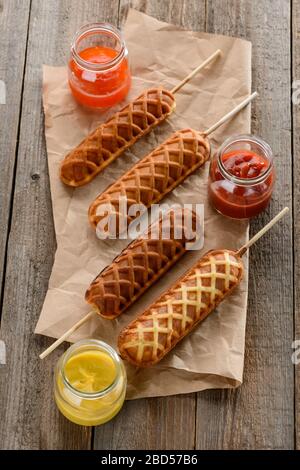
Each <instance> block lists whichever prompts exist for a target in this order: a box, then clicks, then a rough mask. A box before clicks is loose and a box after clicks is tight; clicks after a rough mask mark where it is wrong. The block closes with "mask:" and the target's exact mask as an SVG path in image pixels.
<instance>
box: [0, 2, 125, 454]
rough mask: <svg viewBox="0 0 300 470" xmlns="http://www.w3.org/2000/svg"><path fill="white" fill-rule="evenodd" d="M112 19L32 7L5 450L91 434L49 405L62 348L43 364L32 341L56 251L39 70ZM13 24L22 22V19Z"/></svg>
mask: <svg viewBox="0 0 300 470" xmlns="http://www.w3.org/2000/svg"><path fill="white" fill-rule="evenodd" d="M18 3H20V4H21V3H22V2H18ZM15 11H18V10H17V9H16V10H15ZM117 16H118V1H117V0H116V1H110V2H106V1H98V0H90V1H78V2H76V4H75V2H74V1H71V0H49V1H47V2H41V1H39V0H33V1H32V7H31V17H30V30H29V39H28V54H27V66H26V74H25V81H24V95H23V107H22V115H21V131H20V142H19V151H18V164H17V169H16V183H15V193H14V201H13V214H12V224H11V232H10V236H9V244H8V255H7V271H6V278H5V290H4V305H3V315H2V323H1V337H2V339H4V340H5V342H6V346H7V365H6V366H5V367H2V368H1V382H0V396H1V401H0V416H1V420H0V442H1V444H0V445H1V446H2V447H3V448H8V449H39V448H42V449H88V448H90V447H91V430H90V429H87V428H83V427H79V426H76V425H72V424H71V423H69V422H68V421H67V420H65V419H64V418H63V417H62V416H61V415H60V414H59V413H58V411H57V410H56V407H55V405H54V402H53V397H52V380H53V379H52V377H53V368H54V364H55V362H56V360H57V358H58V356H59V355H60V354H61V353H62V351H63V348H60V350H59V351H57V352H55V354H53V355H51V356H50V357H49V358H48V359H47V360H45V361H43V362H42V361H40V360H39V358H38V354H39V353H40V352H41V351H42V350H43V349H44V348H45V347H46V346H48V345H49V344H50V343H51V340H47V339H45V338H42V337H38V336H34V334H33V330H34V327H35V324H36V321H37V319H38V316H39V314H40V310H41V307H42V303H43V300H44V296H45V293H46V290H47V284H48V279H49V275H50V271H51V267H52V262H53V254H54V251H55V237H54V231H53V223H52V209H51V200H50V192H49V179H48V170H47V160H46V151H45V142H44V127H43V112H42V103H41V91H42V89H41V85H42V69H41V66H42V64H43V63H50V64H52V65H54V64H56V65H58V64H64V63H66V60H67V56H68V48H69V44H70V40H71V37H72V35H73V33H74V32H75V30H76V29H77V28H78V27H79V26H80V25H82V24H83V23H86V22H89V21H90V22H91V21H95V20H96V19H97V20H99V21H110V22H116V20H117ZM16 18H18V21H20V14H19V12H18V15H16ZM1 125H2V123H1Z"/></svg>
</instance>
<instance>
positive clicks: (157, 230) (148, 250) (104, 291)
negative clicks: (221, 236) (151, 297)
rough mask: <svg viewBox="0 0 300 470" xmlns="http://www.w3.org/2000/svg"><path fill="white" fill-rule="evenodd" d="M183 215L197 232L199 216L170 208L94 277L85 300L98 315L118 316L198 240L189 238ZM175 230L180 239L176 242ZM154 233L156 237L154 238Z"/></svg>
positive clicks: (106, 316)
mask: <svg viewBox="0 0 300 470" xmlns="http://www.w3.org/2000/svg"><path fill="white" fill-rule="evenodd" d="M188 213H189V214H188ZM184 215H185V216H190V217H191V218H192V220H191V222H192V223H191V227H190V229H192V231H193V233H195V230H196V214H195V213H194V212H192V211H188V210H184V209H175V210H172V209H171V210H170V211H169V212H168V213H167V214H166V215H165V216H162V217H160V219H159V220H158V221H157V222H154V223H153V224H152V225H150V226H149V228H148V230H147V232H146V234H145V235H143V236H141V237H139V238H137V239H136V240H134V241H133V242H131V243H130V244H129V245H128V247H127V248H126V249H125V250H123V251H122V253H121V254H120V255H118V256H117V257H116V258H115V259H114V261H113V262H112V264H111V265H109V266H107V268H105V269H104V270H103V271H102V272H101V273H100V274H99V275H98V276H97V277H96V278H95V280H94V281H93V282H92V283H91V285H90V287H89V289H88V290H87V291H86V294H85V300H86V301H87V302H88V303H89V304H90V305H92V306H93V307H94V308H95V310H96V311H97V313H99V315H101V316H103V317H104V318H108V319H113V318H116V317H118V316H119V315H120V314H121V313H123V312H124V311H125V310H126V309H127V308H128V307H129V306H131V305H132V304H133V303H134V302H135V301H136V300H137V299H138V298H139V297H140V296H141V295H142V294H143V293H144V292H145V291H146V290H147V289H148V288H149V287H150V286H151V285H152V284H154V282H156V281H157V280H158V279H159V278H160V277H161V276H162V275H163V274H165V273H166V272H167V271H168V270H169V269H170V268H171V266H173V265H174V264H175V263H176V261H177V260H178V259H179V258H181V256H182V255H183V254H184V253H185V252H186V242H193V241H195V238H196V237H195V236H194V238H193V239H191V240H190V239H188V238H187V229H188V227H187V226H186V225H184V224H185V218H184ZM175 224H176V229H175ZM178 229H179V231H177V230H178ZM165 231H166V232H169V238H164V236H165V233H166V232H165ZM176 231H177V233H179V235H181V238H176V239H175V236H176ZM151 234H152V235H153V237H155V238H151Z"/></svg>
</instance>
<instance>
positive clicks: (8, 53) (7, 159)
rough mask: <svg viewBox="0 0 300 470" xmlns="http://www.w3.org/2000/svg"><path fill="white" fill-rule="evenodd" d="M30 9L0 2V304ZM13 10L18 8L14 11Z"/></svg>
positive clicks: (21, 4) (17, 3)
mask: <svg viewBox="0 0 300 470" xmlns="http://www.w3.org/2000/svg"><path fill="white" fill-rule="evenodd" d="M29 10H30V1H29V0H25V1H23V2H20V1H17V0H12V1H6V2H3V3H2V2H0V44H1V48H0V81H1V97H0V122H1V133H0V168H1V178H0V220H1V224H0V266H1V269H0V305H1V300H2V299H1V297H2V281H3V271H4V263H5V251H6V243H7V235H8V231H9V223H10V215H11V214H10V205H11V192H12V187H13V179H14V166H15V154H16V147H17V135H18V125H19V114H20V105H21V95H22V83H23V76H24V62H25V50H26V42H27V31H28V21H29ZM16 11H18V14H17V15H16ZM4 93H5V97H4ZM4 98H5V100H4ZM4 101H5V102H6V103H5V102H4ZM0 310H1V309H0ZM0 315H1V312H0Z"/></svg>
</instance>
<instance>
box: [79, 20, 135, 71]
mask: <svg viewBox="0 0 300 470" xmlns="http://www.w3.org/2000/svg"><path fill="white" fill-rule="evenodd" d="M99 33H105V34H111V35H112V36H114V37H115V38H116V39H117V41H119V43H120V46H121V48H120V51H119V52H118V54H117V55H116V57H114V58H113V59H111V60H108V61H107V62H103V63H100V64H97V63H96V64H95V63H93V62H89V61H88V60H85V59H83V58H82V57H81V56H80V55H79V53H78V52H77V47H78V44H79V43H80V41H81V40H82V39H83V38H84V37H86V36H87V35H93V34H99ZM126 52H127V50H126V45H125V41H124V39H123V37H122V35H121V31H120V30H119V29H118V28H116V27H115V26H113V25H112V24H110V23H88V24H86V25H83V26H81V28H79V29H78V31H76V33H75V35H74V37H73V40H72V43H71V54H72V57H73V59H74V61H75V62H76V64H77V65H79V66H80V67H81V68H82V69H84V70H87V71H90V72H91V71H92V72H100V71H105V70H109V69H111V68H112V67H114V66H115V65H118V64H119V63H120V62H121V60H123V58H124V57H125V54H126Z"/></svg>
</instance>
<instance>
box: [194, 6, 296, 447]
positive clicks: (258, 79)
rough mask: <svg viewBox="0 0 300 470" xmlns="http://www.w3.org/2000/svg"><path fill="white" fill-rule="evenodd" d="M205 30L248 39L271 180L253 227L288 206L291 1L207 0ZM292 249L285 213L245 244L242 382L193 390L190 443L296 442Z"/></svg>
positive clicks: (256, 129) (258, 129)
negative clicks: (270, 192) (267, 200)
mask: <svg viewBox="0 0 300 470" xmlns="http://www.w3.org/2000/svg"><path fill="white" fill-rule="evenodd" d="M207 29H208V32H212V33H222V34H228V35H232V36H240V37H245V38H247V39H248V40H250V41H252V44H253V89H256V90H258V92H259V95H260V96H259V99H257V100H256V101H255V103H254V104H253V108H252V109H253V126H252V131H253V133H255V134H258V135H260V136H261V137H263V138H264V139H265V140H266V141H267V142H269V143H270V144H271V147H272V148H273V151H274V155H275V165H276V168H277V183H276V189H275V193H274V196H273V199H272V203H271V206H270V208H269V209H268V210H267V211H266V212H265V213H264V214H262V215H260V216H259V217H258V218H257V219H255V220H253V221H252V223H251V233H255V232H256V231H257V230H258V229H259V228H261V227H262V226H263V225H264V224H265V223H266V222H267V221H268V220H270V218H271V217H272V216H273V215H275V214H276V213H277V212H278V211H279V210H280V209H281V208H282V207H283V206H285V205H288V206H291V200H292V162H291V118H290V113H291V110H290V98H291V97H290V49H289V48H290V2H289V1H287V0H286V1H282V0H274V1H272V2H261V1H259V0H254V1H252V2H248V1H246V0H242V1H230V0H229V1H225V0H212V1H210V2H208V4H207ZM292 263H293V255H292V218H291V214H290V216H289V217H286V218H285V219H284V221H283V222H282V223H281V224H280V225H279V226H277V227H275V228H273V230H272V231H271V232H270V233H269V234H267V235H266V236H265V237H264V238H263V239H262V240H261V241H260V242H259V243H257V245H256V246H254V247H253V248H252V249H251V255H250V283H249V304H248V324H247V332H246V356H245V373H244V384H243V385H242V387H241V388H240V389H238V390H235V391H214V392H205V393H199V394H198V400H197V424H196V427H197V438H196V447H197V448H200V449H204V448H205V449H291V448H293V447H294V409H293V408H294V378H293V365H292V362H291V343H292V338H293V292H292V286H293V265H292Z"/></svg>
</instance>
